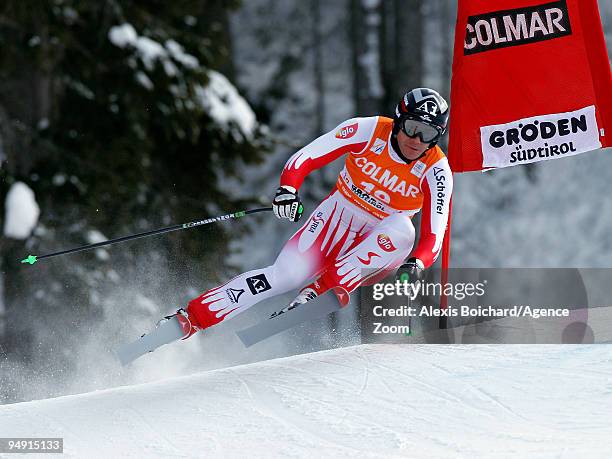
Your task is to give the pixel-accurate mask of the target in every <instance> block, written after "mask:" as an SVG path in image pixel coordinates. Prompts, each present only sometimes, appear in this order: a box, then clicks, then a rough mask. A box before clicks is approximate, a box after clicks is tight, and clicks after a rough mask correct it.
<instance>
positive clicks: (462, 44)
mask: <svg viewBox="0 0 612 459" xmlns="http://www.w3.org/2000/svg"><path fill="white" fill-rule="evenodd" d="M605 146H612V74H611V72H610V62H609V59H608V53H607V50H606V44H605V41H604V34H603V29H602V26H601V20H600V17H599V10H598V7H597V0H560V1H552V2H551V1H548V2H547V1H542V0H539V1H538V0H495V1H494V2H492V1H490V0H459V7H458V15H457V28H456V33H455V57H454V62H453V78H452V89H451V123H450V144H449V149H448V150H449V154H448V158H449V161H450V164H451V168H452V169H453V171H454V172H466V171H476V170H482V169H489V168H497V167H506V166H514V165H519V164H527V163H533V162H537V161H544V160H550V159H558V158H563V157H567V156H572V155H575V154H579V153H584V152H586V151H590V150H595V149H598V148H601V147H605Z"/></svg>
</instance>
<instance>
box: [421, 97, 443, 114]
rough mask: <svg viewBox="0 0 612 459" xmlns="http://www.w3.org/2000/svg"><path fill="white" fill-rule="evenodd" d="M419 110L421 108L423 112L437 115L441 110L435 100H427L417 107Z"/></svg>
mask: <svg viewBox="0 0 612 459" xmlns="http://www.w3.org/2000/svg"><path fill="white" fill-rule="evenodd" d="M417 110H421V111H423V112H426V113H429V114H430V115H433V116H436V114H437V113H438V112H439V111H440V108H439V107H438V104H437V103H435V102H434V101H433V100H426V101H425V102H423V103H422V104H421V105H419V106H418V107H417Z"/></svg>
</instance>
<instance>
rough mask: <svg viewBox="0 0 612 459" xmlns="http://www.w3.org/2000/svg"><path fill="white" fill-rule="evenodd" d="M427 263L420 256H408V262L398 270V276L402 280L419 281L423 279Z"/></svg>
mask: <svg viewBox="0 0 612 459" xmlns="http://www.w3.org/2000/svg"><path fill="white" fill-rule="evenodd" d="M424 270H425V265H423V262H422V261H421V260H419V259H418V258H414V257H412V258H408V260H406V263H404V264H403V265H402V266H400V267H399V269H398V270H397V278H398V279H399V280H400V281H408V282H412V283H414V282H417V281H420V280H422V279H423V271H424Z"/></svg>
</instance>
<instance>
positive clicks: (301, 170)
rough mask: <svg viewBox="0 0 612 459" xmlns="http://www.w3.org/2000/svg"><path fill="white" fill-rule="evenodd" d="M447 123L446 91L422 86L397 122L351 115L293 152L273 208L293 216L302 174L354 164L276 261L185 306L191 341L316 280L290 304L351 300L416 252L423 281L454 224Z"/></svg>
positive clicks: (182, 315)
mask: <svg viewBox="0 0 612 459" xmlns="http://www.w3.org/2000/svg"><path fill="white" fill-rule="evenodd" d="M447 121H448V104H447V103H446V101H445V100H444V99H443V98H442V96H440V94H438V93H437V92H436V91H434V90H432V89H428V88H417V89H413V90H412V91H410V92H408V93H406V94H405V95H404V97H403V98H402V100H401V101H400V102H399V103H398V105H397V107H396V109H395V116H394V118H393V119H391V118H386V117H383V116H373V117H366V118H352V119H349V120H348V121H345V122H343V123H341V124H340V125H339V126H338V127H336V128H335V129H333V130H332V131H330V132H328V133H327V134H324V135H322V136H321V137H319V138H317V139H316V140H314V141H313V142H311V143H310V144H308V145H306V146H305V147H304V148H302V149H301V150H299V151H298V152H297V153H295V154H294V155H293V156H291V157H290V158H289V160H288V161H287V163H286V165H285V167H284V169H283V171H282V173H281V176H280V186H279V187H278V189H277V190H276V196H275V197H274V200H273V201H272V207H273V210H274V213H275V215H276V216H277V217H278V218H281V219H287V220H290V221H293V222H297V221H298V220H300V218H301V216H302V212H303V206H302V203H301V202H300V197H299V195H298V190H299V189H300V187H301V185H302V182H303V181H304V178H305V177H306V176H307V175H308V174H309V173H311V172H312V171H313V170H316V169H319V168H320V167H323V166H325V165H326V164H328V163H330V162H332V161H334V160H335V159H337V158H339V157H341V156H346V161H345V166H344V168H343V169H342V171H341V172H340V174H339V176H338V180H337V182H336V185H335V186H334V188H333V189H332V191H331V193H330V194H329V195H328V196H327V197H326V198H325V199H324V200H323V202H321V203H320V204H319V206H318V207H317V208H316V209H315V210H314V211H313V212H312V214H311V215H310V217H309V218H308V220H306V223H305V224H304V225H303V226H302V227H301V228H300V229H299V230H298V231H297V232H296V233H295V234H294V235H293V236H292V237H291V239H289V241H288V242H287V243H286V244H285V246H284V247H283V248H282V250H281V252H280V254H279V255H278V257H277V258H276V261H275V262H274V263H273V264H272V265H270V266H268V267H266V268H262V269H255V270H252V271H248V272H245V273H243V274H240V275H238V276H236V277H234V278H233V279H231V280H230V281H228V282H227V283H225V284H223V285H220V286H218V287H215V288H212V289H210V290H208V291H207V292H205V293H203V294H202V295H200V296H199V297H197V298H195V299H194V300H192V301H190V302H189V304H188V306H187V307H186V309H183V308H181V309H179V310H178V311H177V314H178V319H179V323H180V325H181V328H182V329H183V331H184V333H185V336H184V338H183V339H186V338H188V337H190V336H191V335H193V334H194V333H195V332H197V331H198V330H203V329H206V328H208V327H211V326H213V325H215V324H217V323H219V322H221V321H224V320H227V319H230V318H232V317H234V316H236V315H238V314H240V313H241V312H243V311H245V310H246V309H248V308H250V307H251V306H253V305H254V304H256V303H258V302H260V301H262V300H265V299H268V298H270V297H272V296H275V295H279V294H282V293H285V292H287V291H289V290H293V289H297V288H299V287H301V286H303V285H304V284H305V283H306V282H308V281H309V280H310V281H312V282H311V283H310V284H308V285H306V286H305V287H303V288H302V290H301V291H300V292H299V294H298V296H297V298H295V300H294V301H293V302H292V303H291V304H290V305H289V306H288V307H287V308H286V310H287V309H291V308H293V307H295V306H297V305H300V304H303V303H306V302H307V301H309V300H311V299H313V298H315V297H317V296H319V295H321V294H323V293H325V292H327V291H328V290H332V291H333V292H334V293H335V294H336V296H337V298H338V300H339V301H340V303H341V304H342V305H346V304H347V303H348V301H349V294H350V292H352V291H353V290H355V289H356V288H357V287H359V286H360V285H364V284H371V283H374V282H376V281H378V280H380V279H382V278H384V277H386V276H387V275H388V274H389V273H391V272H392V271H394V270H396V269H397V268H398V267H400V265H402V263H403V262H404V260H406V258H407V257H408V256H409V255H410V257H409V258H408V260H407V262H406V264H404V265H403V266H402V269H403V271H405V272H407V273H408V274H409V276H410V278H411V279H412V280H414V279H420V278H421V277H422V272H423V270H424V269H426V268H428V267H430V266H431V265H432V264H433V263H434V261H435V260H436V258H437V256H438V253H439V251H440V248H441V245H442V240H443V237H444V232H445V230H446V225H447V221H448V209H449V202H450V198H451V193H452V188H453V182H452V175H451V171H450V168H449V165H448V161H447V159H446V156H445V154H444V153H443V151H442V150H441V149H440V147H438V146H437V143H438V141H439V140H440V138H441V137H442V135H443V134H444V133H445V131H446V125H447ZM421 209H422V211H423V215H422V218H421V233H420V234H421V236H420V241H419V244H418V246H417V247H416V249H415V250H414V251H412V249H413V245H414V239H415V229H414V226H413V225H412V222H411V218H412V217H413V216H414V215H415V214H417V213H418V212H419V211H420V210H421ZM411 251H412V253H411Z"/></svg>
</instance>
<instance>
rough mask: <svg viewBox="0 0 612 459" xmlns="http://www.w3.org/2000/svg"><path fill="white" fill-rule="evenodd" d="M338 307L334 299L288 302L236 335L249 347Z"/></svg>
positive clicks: (337, 309) (338, 308) (336, 309)
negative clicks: (284, 306)
mask: <svg viewBox="0 0 612 459" xmlns="http://www.w3.org/2000/svg"><path fill="white" fill-rule="evenodd" d="M304 305H306V306H304ZM297 306H304V307H297ZM340 309H342V306H341V305H340V304H338V303H337V302H335V301H315V300H313V301H308V302H307V303H298V304H290V305H289V306H287V307H286V308H283V309H281V310H280V311H277V312H274V313H273V314H272V315H271V316H270V317H269V318H268V319H267V320H264V321H262V322H260V323H258V324H255V325H253V326H251V327H249V328H245V329H243V330H239V331H237V332H236V335H238V338H240V340H241V341H242V344H244V345H245V347H250V346H252V345H253V344H257V343H259V342H260V341H263V340H265V339H267V338H270V337H271V336H274V335H276V334H278V333H280V332H283V331H285V330H289V329H290V328H293V327H295V326H297V325H299V324H301V323H304V322H309V321H311V320H315V319H320V318H322V317H325V316H326V315H328V314H331V313H332V312H336V311H339V310H340Z"/></svg>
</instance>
